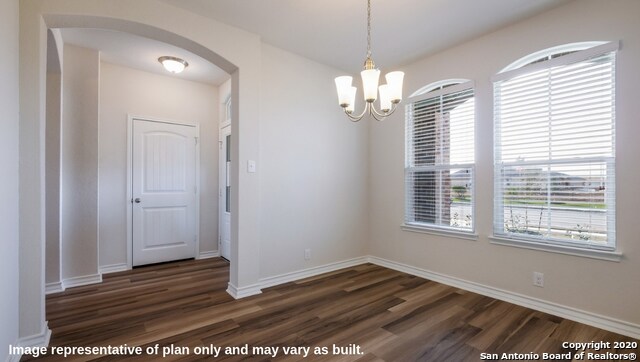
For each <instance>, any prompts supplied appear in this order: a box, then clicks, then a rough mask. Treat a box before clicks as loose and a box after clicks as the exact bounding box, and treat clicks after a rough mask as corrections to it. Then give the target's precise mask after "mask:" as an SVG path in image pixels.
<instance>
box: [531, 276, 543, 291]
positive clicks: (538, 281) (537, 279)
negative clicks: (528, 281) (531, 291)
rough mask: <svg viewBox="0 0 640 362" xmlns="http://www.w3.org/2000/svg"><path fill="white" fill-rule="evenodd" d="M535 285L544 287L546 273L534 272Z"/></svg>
mask: <svg viewBox="0 0 640 362" xmlns="http://www.w3.org/2000/svg"><path fill="white" fill-rule="evenodd" d="M533 285H535V286H536V287H540V288H542V287H544V274H542V273H540V272H533Z"/></svg>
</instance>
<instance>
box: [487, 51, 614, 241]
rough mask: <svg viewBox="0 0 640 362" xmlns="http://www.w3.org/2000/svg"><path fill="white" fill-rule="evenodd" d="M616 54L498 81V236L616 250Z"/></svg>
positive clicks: (531, 68) (552, 60) (568, 60)
mask: <svg viewBox="0 0 640 362" xmlns="http://www.w3.org/2000/svg"><path fill="white" fill-rule="evenodd" d="M616 49H617V44H605V45H603V46H598V47H595V48H591V49H587V50H584V51H578V52H572V53H570V54H565V55H561V56H558V57H553V56H549V60H544V61H538V62H535V63H534V64H531V65H527V66H524V67H522V68H519V69H515V70H511V71H508V72H505V73H501V74H499V75H498V76H496V77H495V79H494V80H495V83H494V102H495V104H494V117H495V118H494V121H495V124H494V132H495V137H494V141H495V152H494V156H495V164H494V172H495V179H494V181H495V199H494V200H495V205H494V212H495V215H494V234H495V235H497V236H502V237H508V238H513V239H522V240H526V241H534V242H541V243H549V244H561V245H568V246H573V247H575V246H578V247H587V248H595V249H605V250H611V249H614V248H615V228H614V226H615V189H614V187H615V179H614V178H615V153H614V141H615V132H614V131H615V129H614V125H615V122H614V119H615V118H614V117H615V111H614V105H615V104H614V100H615V84H614V82H615V50H616Z"/></svg>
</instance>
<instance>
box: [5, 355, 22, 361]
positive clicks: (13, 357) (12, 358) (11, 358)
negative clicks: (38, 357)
mask: <svg viewBox="0 0 640 362" xmlns="http://www.w3.org/2000/svg"><path fill="white" fill-rule="evenodd" d="M21 358H22V355H21V354H20V355H17V354H10V355H8V356H7V360H6V361H7V362H20V359H21Z"/></svg>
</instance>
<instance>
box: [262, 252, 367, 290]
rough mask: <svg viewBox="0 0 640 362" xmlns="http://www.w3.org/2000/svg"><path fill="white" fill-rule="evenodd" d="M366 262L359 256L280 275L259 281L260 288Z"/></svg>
mask: <svg viewBox="0 0 640 362" xmlns="http://www.w3.org/2000/svg"><path fill="white" fill-rule="evenodd" d="M367 262H368V258H367V257H364V256H361V257H358V258H353V259H348V260H344V261H338V262H335V263H329V264H325V265H320V266H316V267H313V268H308V269H303V270H299V271H295V272H290V273H285V274H280V275H276V276H272V277H268V278H262V279H260V287H261V288H268V287H273V286H275V285H280V284H284V283H288V282H292V281H295V280H300V279H304V278H309V277H313V276H316V275H320V274H323V273H328V272H332V271H335V270H338V269H344V268H349V267H352V266H355V265H360V264H364V263H367Z"/></svg>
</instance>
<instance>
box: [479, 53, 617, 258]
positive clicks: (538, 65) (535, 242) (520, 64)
mask: <svg viewBox="0 0 640 362" xmlns="http://www.w3.org/2000/svg"><path fill="white" fill-rule="evenodd" d="M618 49H619V42H608V43H602V42H585V43H572V44H566V45H563V46H558V47H553V48H549V49H547V50H543V51H538V52H535V53H532V54H530V55H528V56H525V57H523V58H521V59H519V60H517V61H515V62H513V63H511V64H510V65H509V66H507V67H506V68H504V70H503V71H502V72H501V73H498V74H496V75H495V76H493V77H492V78H491V81H492V83H493V87H494V148H495V149H494V212H493V220H494V223H493V235H492V236H491V237H490V240H491V242H492V243H494V244H500V245H509V246H515V247H521V248H527V249H535V250H543V251H551V252H557V253H563V254H570V255H578V256H584V257H589V258H596V259H603V260H610V261H620V259H621V256H622V254H621V253H620V252H619V251H618V244H617V241H616V239H615V214H616V212H615V211H616V210H615V163H616V162H615V159H616V156H615V123H616V117H615V113H616V112H615V77H616V73H615V60H616V57H615V54H614V57H613V62H614V63H613V67H614V68H613V69H614V71H613V81H614V84H613V95H612V106H611V108H612V128H613V135H612V141H611V142H612V144H611V146H612V149H613V154H612V155H611V156H610V157H605V156H602V157H595V158H597V159H598V160H597V161H599V162H604V163H605V164H606V165H607V167H608V168H609V167H612V170H613V174H612V176H611V179H609V177H607V184H609V185H611V184H613V185H614V188H613V189H612V188H610V187H607V188H606V190H607V191H606V192H605V200H607V199H609V200H613V201H612V202H611V203H610V204H609V203H607V205H606V206H607V222H606V226H607V238H608V239H607V245H604V246H603V245H593V244H588V243H584V242H583V243H581V242H579V241H573V240H561V239H560V238H551V237H547V238H536V237H531V236H528V235H527V234H522V235H520V234H517V233H513V232H511V233H510V232H507V231H506V230H505V229H504V226H503V225H502V224H504V222H502V223H500V224H501V225H502V226H501V228H500V230H499V227H498V224H499V223H498V221H500V220H504V212H505V207H504V204H503V203H501V198H502V197H503V195H504V192H503V190H502V188H501V181H502V177H501V176H500V170H501V169H502V166H501V165H502V163H501V162H502V160H500V148H499V147H500V146H501V143H500V142H501V139H500V135H499V134H498V133H497V130H498V129H499V122H500V119H499V111H498V109H499V104H498V99H497V98H496V97H497V89H498V88H497V87H498V86H499V84H500V83H501V82H503V81H508V80H510V79H513V78H516V77H519V76H522V75H526V74H532V73H535V72H538V71H542V70H545V69H551V68H555V67H561V66H569V65H572V64H575V63H580V62H584V61H586V60H588V59H591V58H593V57H597V56H601V55H605V54H608V53H615V52H616V51H617V50H618ZM561 52H570V53H568V54H564V55H561V56H558V57H553V55H555V54H557V53H561ZM545 56H549V59H548V60H543V61H539V62H533V61H535V60H537V59H540V58H541V57H545ZM532 62H533V63H532ZM595 158H594V159H595ZM540 162H541V163H543V162H547V163H549V164H552V163H553V161H552V160H551V159H550V160H547V161H540ZM565 162H566V161H565ZM586 162H587V159H581V160H580V161H578V162H577V163H576V164H581V163H586ZM560 163H561V162H560ZM607 193H608V194H609V195H608V197H607ZM605 202H606V201H605ZM609 216H611V217H612V219H611V218H609ZM610 238H612V240H609V239H610Z"/></svg>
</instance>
